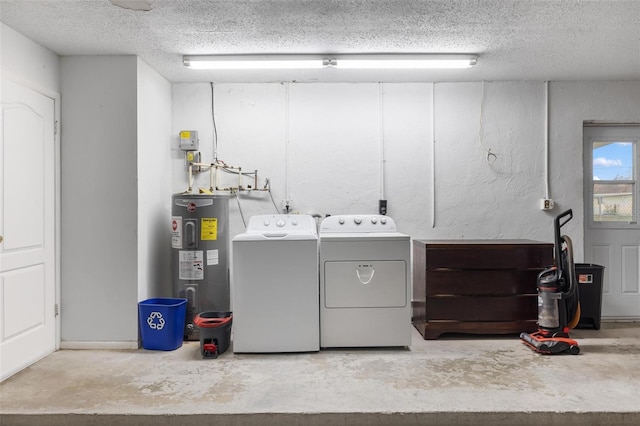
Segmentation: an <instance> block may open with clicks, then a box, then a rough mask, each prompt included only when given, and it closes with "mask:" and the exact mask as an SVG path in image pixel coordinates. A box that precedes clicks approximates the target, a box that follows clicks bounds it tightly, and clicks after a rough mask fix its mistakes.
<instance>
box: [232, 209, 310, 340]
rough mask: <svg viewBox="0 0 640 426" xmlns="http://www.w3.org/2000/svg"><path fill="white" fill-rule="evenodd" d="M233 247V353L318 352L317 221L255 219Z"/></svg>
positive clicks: (296, 217)
mask: <svg viewBox="0 0 640 426" xmlns="http://www.w3.org/2000/svg"><path fill="white" fill-rule="evenodd" d="M231 247H232V262H231V263H232V274H231V287H232V295H233V351H234V352H310V351H318V350H319V349H320V336H319V333H320V331H319V330H320V324H319V321H320V319H319V302H318V300H319V285H318V232H317V224H316V221H315V219H314V218H313V217H311V216H309V215H258V216H253V217H251V219H250V220H249V225H248V226H247V229H246V232H245V233H243V234H239V235H237V236H235V237H234V238H233V240H232V242H231Z"/></svg>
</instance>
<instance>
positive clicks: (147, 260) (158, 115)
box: [137, 59, 172, 301]
mask: <svg viewBox="0 0 640 426" xmlns="http://www.w3.org/2000/svg"><path fill="white" fill-rule="evenodd" d="M137 101H138V105H137V114H138V140H137V146H138V151H137V159H138V164H137V168H138V182H137V184H138V301H140V300H144V299H147V298H150V297H172V287H171V270H170V265H171V249H170V246H169V242H168V241H169V226H170V219H171V214H170V205H171V156H170V155H169V152H170V151H169V149H168V147H169V145H170V143H171V130H172V129H171V85H170V84H169V82H168V81H167V80H165V79H164V77H162V76H161V75H160V74H158V73H157V72H156V71H154V70H153V69H152V68H151V67H149V65H147V64H146V63H145V62H144V61H142V60H140V59H138V100H137Z"/></svg>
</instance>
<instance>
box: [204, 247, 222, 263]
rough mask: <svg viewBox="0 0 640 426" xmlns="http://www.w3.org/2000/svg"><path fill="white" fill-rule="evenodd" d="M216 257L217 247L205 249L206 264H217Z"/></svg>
mask: <svg viewBox="0 0 640 426" xmlns="http://www.w3.org/2000/svg"><path fill="white" fill-rule="evenodd" d="M218 259H219V257H218V249H215V250H207V266H212V265H217V264H219V263H220V261H219V260H218Z"/></svg>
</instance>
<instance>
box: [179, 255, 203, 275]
mask: <svg viewBox="0 0 640 426" xmlns="http://www.w3.org/2000/svg"><path fill="white" fill-rule="evenodd" d="M179 259H180V262H179V263H180V279H181V280H203V279H204V256H203V252H202V250H192V251H186V250H180V257H179Z"/></svg>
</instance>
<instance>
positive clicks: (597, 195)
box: [592, 141, 636, 223]
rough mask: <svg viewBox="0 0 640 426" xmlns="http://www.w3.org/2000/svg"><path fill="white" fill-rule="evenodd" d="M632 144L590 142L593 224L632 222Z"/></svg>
mask: <svg viewBox="0 0 640 426" xmlns="http://www.w3.org/2000/svg"><path fill="white" fill-rule="evenodd" d="M635 148H636V147H635V142H631V141H629V142H612V141H594V142H593V157H592V158H593V220H594V222H626V223H630V222H635V221H636V217H635V216H636V214H635V210H636V209H635V203H636V200H635V194H636V192H635V188H636V186H635V185H636V173H635V162H634V151H635Z"/></svg>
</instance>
